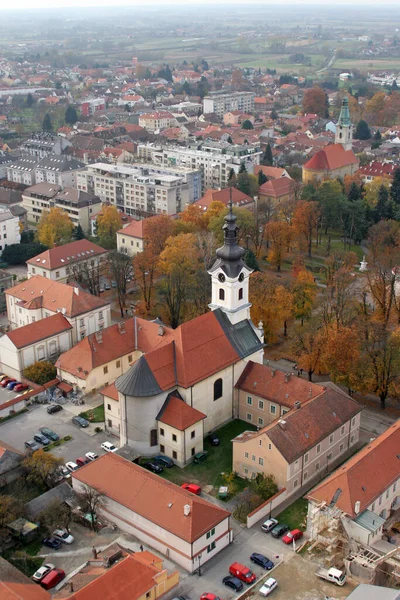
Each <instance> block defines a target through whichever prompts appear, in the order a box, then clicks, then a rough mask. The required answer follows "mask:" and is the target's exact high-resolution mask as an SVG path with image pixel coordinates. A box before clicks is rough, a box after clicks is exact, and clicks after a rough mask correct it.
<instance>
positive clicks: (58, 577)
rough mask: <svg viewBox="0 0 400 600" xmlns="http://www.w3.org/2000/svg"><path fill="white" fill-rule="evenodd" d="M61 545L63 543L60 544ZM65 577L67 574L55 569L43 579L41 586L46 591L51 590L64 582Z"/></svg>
mask: <svg viewBox="0 0 400 600" xmlns="http://www.w3.org/2000/svg"><path fill="white" fill-rule="evenodd" d="M60 543H61V542H60ZM64 577H65V573H64V571H63V570H62V569H53V570H52V571H50V573H48V574H47V575H46V577H44V578H43V579H42V581H41V582H40V585H41V586H42V588H44V589H45V590H51V588H53V587H55V586H56V585H58V584H59V583H60V581H62V580H63V579H64Z"/></svg>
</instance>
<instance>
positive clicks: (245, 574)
mask: <svg viewBox="0 0 400 600" xmlns="http://www.w3.org/2000/svg"><path fill="white" fill-rule="evenodd" d="M229 573H230V574H231V575H232V576H233V577H237V578H238V579H240V580H241V581H244V582H245V583H253V581H255V580H256V579H257V577H256V575H255V574H254V573H253V571H252V570H251V569H249V567H245V566H244V565H242V564H240V563H238V562H234V563H232V564H231V566H230V567H229Z"/></svg>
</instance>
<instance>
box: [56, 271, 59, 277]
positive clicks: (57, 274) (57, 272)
mask: <svg viewBox="0 0 400 600" xmlns="http://www.w3.org/2000/svg"><path fill="white" fill-rule="evenodd" d="M59 277H60V271H56V279H58V278H59Z"/></svg>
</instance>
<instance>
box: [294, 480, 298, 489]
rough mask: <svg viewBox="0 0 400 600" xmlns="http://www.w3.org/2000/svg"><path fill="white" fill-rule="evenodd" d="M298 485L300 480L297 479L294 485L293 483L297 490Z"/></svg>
mask: <svg viewBox="0 0 400 600" xmlns="http://www.w3.org/2000/svg"><path fill="white" fill-rule="evenodd" d="M298 485H299V480H298V479H295V480H294V483H293V487H294V488H297V486H298Z"/></svg>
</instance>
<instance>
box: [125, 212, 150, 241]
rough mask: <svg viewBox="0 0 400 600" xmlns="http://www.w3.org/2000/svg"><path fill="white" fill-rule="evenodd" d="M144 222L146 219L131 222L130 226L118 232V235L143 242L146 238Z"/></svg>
mask: <svg viewBox="0 0 400 600" xmlns="http://www.w3.org/2000/svg"><path fill="white" fill-rule="evenodd" d="M150 218H151V217H150ZM144 221H145V219H141V220H140V221H131V222H130V223H129V225H127V226H126V227H123V228H122V229H119V230H118V231H117V233H119V234H121V235H126V236H129V237H134V238H138V239H140V240H142V239H143V237H144V233H143V223H144Z"/></svg>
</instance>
